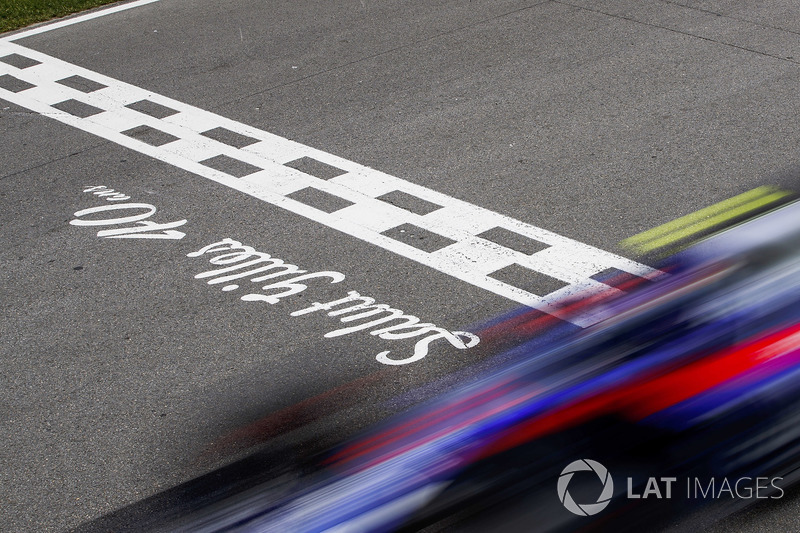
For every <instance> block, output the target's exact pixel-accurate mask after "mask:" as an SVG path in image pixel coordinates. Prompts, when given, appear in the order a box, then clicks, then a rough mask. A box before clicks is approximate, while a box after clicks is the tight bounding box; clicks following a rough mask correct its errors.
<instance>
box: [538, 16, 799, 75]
mask: <svg viewBox="0 0 800 533" xmlns="http://www.w3.org/2000/svg"><path fill="white" fill-rule="evenodd" d="M550 1H551V2H553V3H556V4H561V5H565V6H570V7H575V8H578V9H583V10H585V11H589V12H591V13H597V14H600V15H605V16H607V17H611V18H616V19H619V20H625V21H628V22H634V23H636V24H641V25H643V26H649V27H651V28H658V29H661V30H666V31H670V32H673V33H677V34H679V35H685V36H687V37H694V38H696V39H702V40H703V41H708V42H712V43H715V44H719V45H722V46H728V47H730V48H736V49H738V50H742V51H745V52H752V53H754V54H758V55H762V56H765V57H769V58H772V59H778V60H780V61H785V62H787V63H792V64H794V65H798V64H800V61H798V60H795V59H794V58H793V57H785V56H778V55H775V54H770V53H769V52H764V51H761V50H756V49H753V48H748V47H746V46H741V45H738V44H733V43H726V42H725V41H719V40H717V39H713V38H711V37H705V36H703V35H698V34H696V33H691V32H688V31H683V30H678V29H675V28H670V27H668V26H662V25H660V24H655V23H653V22H645V21H643V20H638V19H635V18H632V17H628V16H625V15H618V14H614V13H608V12H606V11H602V10H600V9H594V8H590V7H585V6H580V5H575V4H571V3H569V2H567V1H565V0H550ZM662 1H664V2H665V3H669V4H672V5H677V6H681V7H685V8H688V9H693V10H696V11H703V10H698V9H696V8H692V7H689V6H684V5H683V4H677V3H674V2H669V1H667V0H662ZM706 12H707V13H711V14H714V15H717V16H720V17H725V18H728V19H731V20H739V21H740V22H747V23H749V24H754V25H759V26H762V27H764V28H770V26H764V25H761V24H758V23H755V22H751V21H747V20H743V19H737V18H735V17H730V16H728V15H723V14H721V13H716V12H713V11H706ZM773 29H778V30H781V31H787V32H788V33H796V32H792V31H788V30H782V29H781V28H773Z"/></svg>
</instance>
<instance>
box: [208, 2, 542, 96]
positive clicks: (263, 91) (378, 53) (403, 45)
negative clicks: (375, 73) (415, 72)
mask: <svg viewBox="0 0 800 533" xmlns="http://www.w3.org/2000/svg"><path fill="white" fill-rule="evenodd" d="M551 2H552V0H544V1H541V2H536V3H535V4H531V5H528V6H525V7H521V8H519V9H514V10H511V11H508V12H506V13H501V14H499V15H495V16H493V17H488V18H485V19H481V20H478V21H475V22H473V23H471V24H467V25H465V26H460V27H458V28H453V29H452V30H448V31H445V32H441V33H437V34H436V35H431V36H430V37H425V38H424V39H419V40H417V41H412V42H410V43H406V44H401V45H400V46H395V47H394V48H389V49H387V50H382V51H380V52H376V53H374V54H370V55H368V56H364V57H360V58H358V59H354V60H353V61H348V62H347V63H342V64H341V65H336V66H333V67H330V68H327V69H323V70H320V71H318V72H314V73H313V74H309V75H307V76H303V77H302V78H297V79H294V80H291V81H287V82H284V83H279V84H277V85H273V86H272V87H268V88H266V89H261V90H260V91H256V92H254V93H250V94H246V95H244V96H240V97H237V98H233V99H231V100H228V101H225V102H220V103H219V104H217V105H218V106H226V105H230V104H234V103H237V102H241V101H242V100H246V99H247V98H251V97H253V96H257V95H259V94H264V93H267V92H269V91H274V90H276V89H280V88H283V87H287V86H289V85H294V84H296V83H299V82H301V81H305V80H308V79H310V78H314V77H316V76H320V75H323V74H327V73H329V72H333V71H336V70H339V69H342V68H346V67H349V66H351V65H356V64H358V63H361V62H363V61H368V60H370V59H374V58H376V57H380V56H382V55H386V54H391V53H392V52H396V51H398V50H403V49H405V48H411V47H414V46H417V45H419V44H422V43H426V42H429V41H433V40H435V39H439V38H440V37H445V36H447V35H452V34H454V33H458V32H460V31H463V30H466V29H469V28H474V27H476V26H479V25H481V24H485V23H487V22H491V21H493V20H498V19H501V18H504V17H508V16H510V15H514V14H516V13H520V12H522V11H527V10H528V9H533V8H535V7H538V6H541V5H544V4H548V3H551Z"/></svg>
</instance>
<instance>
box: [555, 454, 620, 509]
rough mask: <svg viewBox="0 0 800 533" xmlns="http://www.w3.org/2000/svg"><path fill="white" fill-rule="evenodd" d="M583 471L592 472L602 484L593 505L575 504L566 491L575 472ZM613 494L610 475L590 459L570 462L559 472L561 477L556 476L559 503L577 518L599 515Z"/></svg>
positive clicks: (612, 481)
mask: <svg viewBox="0 0 800 533" xmlns="http://www.w3.org/2000/svg"><path fill="white" fill-rule="evenodd" d="M583 471H591V472H594V473H595V474H597V477H598V478H600V482H601V483H602V484H603V490H602V492H601V493H600V496H598V498H597V501H596V502H595V503H584V504H579V503H576V502H575V500H573V499H572V495H571V494H570V493H569V490H567V489H568V488H569V482H570V481H572V476H573V475H575V472H583ZM613 494H614V480H613V479H611V474H609V473H608V469H607V468H606V467H604V466H603V465H601V464H600V463H598V462H597V461H592V460H591V459H578V460H577V461H573V462H571V463H570V464H568V465H567V466H566V468H564V470H562V471H561V475H560V476H558V499H559V500H561V503H562V504H563V505H564V507H566V508H567V510H568V511H569V512H571V513H575V514H576V515H579V516H591V515H595V514H597V513H599V512H600V511H602V510H603V509H605V508H606V506H607V505H608V504H609V502H610V501H611V496H612V495H613Z"/></svg>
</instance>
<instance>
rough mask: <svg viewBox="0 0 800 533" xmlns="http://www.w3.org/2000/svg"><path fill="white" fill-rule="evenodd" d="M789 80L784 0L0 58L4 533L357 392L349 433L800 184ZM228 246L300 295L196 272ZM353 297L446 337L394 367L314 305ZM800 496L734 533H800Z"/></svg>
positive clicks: (44, 45) (486, 7)
mask: <svg viewBox="0 0 800 533" xmlns="http://www.w3.org/2000/svg"><path fill="white" fill-rule="evenodd" d="M96 13H98V14H100V13H104V12H103V11H102V10H101V11H98V12H96ZM76 20H77V19H76ZM43 30H46V31H43ZM798 74H800V9H798V7H797V6H796V5H795V3H794V2H791V1H789V0H783V1H782V0H772V1H762V0H759V1H754V0H748V1H743V2H735V3H731V2H721V1H714V0H708V1H702V0H698V1H689V0H684V1H674V2H672V1H661V0H659V1H655V2H633V1H600V2H595V1H593V2H589V1H581V0H569V1H542V2H533V1H518V0H498V1H484V0H480V1H466V0H463V1H462V0H437V1H429V2H401V1H397V0H386V1H372V0H361V1H347V2H326V1H314V0H308V1H306V0H303V1H276V2H261V1H256V0H236V1H233V2H218V1H212V0H184V1H178V0H159V1H155V2H152V3H143V4H141V5H138V4H137V5H136V6H135V7H132V8H131V9H126V10H121V11H118V12H114V13H108V14H103V15H102V16H96V17H93V18H88V19H86V20H81V21H79V22H76V23H74V24H72V23H69V24H63V25H62V26H60V27H53V28H51V29H48V26H44V27H39V28H38V29H37V30H35V31H34V32H29V33H26V32H25V31H23V32H20V33H18V34H6V35H3V36H2V37H0V237H1V238H2V241H0V242H2V250H0V264H1V265H2V268H1V269H0V289H2V297H1V298H0V306H1V308H2V321H0V361H2V367H3V372H2V373H0V376H2V378H1V379H0V385H1V386H0V433H1V434H2V435H3V446H2V447H0V465H2V467H1V468H0V480H1V481H2V482H1V483H0V502H2V510H1V511H0V530H3V531H15V532H18V531H32V532H33V531H35V532H41V531H63V530H66V529H69V528H73V527H76V526H79V525H80V524H82V523H84V522H86V521H88V520H92V519H95V518H97V517H99V516H102V515H104V514H106V513H109V512H112V511H114V510H116V509H119V508H121V507H123V506H125V505H128V504H131V503H134V502H136V501H139V500H141V499H142V498H145V497H148V496H151V495H153V494H155V493H158V492H159V491H163V490H166V489H168V488H170V487H173V486H175V485H177V484H179V483H181V482H184V481H187V480H190V479H192V478H194V477H196V476H198V475H201V474H203V473H205V472H208V471H210V470H211V469H213V468H216V467H219V466H220V465H223V464H226V462H228V461H230V460H232V457H231V456H226V455H224V454H216V455H215V453H214V452H209V449H211V448H210V447H211V446H212V444H213V443H215V442H217V441H219V439H222V438H224V437H225V436H226V435H228V434H229V433H230V432H232V431H234V430H236V429H237V428H239V427H241V426H242V425H245V424H248V423H249V422H252V421H253V420H256V419H258V418H259V417H261V416H264V415H265V414H267V413H270V412H274V411H276V410H279V409H282V408H285V407H288V406H291V405H293V404H296V403H297V402H300V401H302V400H304V399H306V398H310V397H313V396H315V395H317V394H321V393H324V392H325V391H328V390H330V389H332V388H335V387H339V386H342V385H344V384H347V383H351V382H353V381H354V380H366V382H368V383H372V385H371V386H365V387H364V389H363V393H362V397H361V398H360V399H359V401H358V403H357V404H355V405H352V406H350V407H348V408H347V409H346V410H344V411H341V412H339V413H338V418H337V419H336V423H335V426H336V427H335V429H334V430H332V433H333V434H336V433H337V432H340V433H341V434H346V433H348V432H350V431H353V430H355V429H357V428H358V427H361V426H363V425H364V424H368V423H370V422H373V421H375V420H378V419H380V417H382V416H384V415H385V414H386V413H388V412H391V411H392V410H393V409H396V408H398V405H397V404H398V402H400V403H402V402H403V401H406V400H407V401H409V402H410V401H412V400H411V399H409V398H406V396H404V395H407V394H408V393H409V392H411V391H415V390H417V389H418V388H419V387H422V386H425V385H426V384H431V383H432V385H431V387H432V388H433V390H434V391H435V390H438V389H437V388H438V387H440V386H441V385H440V382H439V381H437V380H438V379H439V378H440V377H441V376H445V375H447V374H448V373H449V372H452V371H454V370H457V369H459V368H463V367H466V366H467V365H470V364H473V363H475V362H478V361H480V360H482V358H484V357H486V355H487V351H488V350H489V348H488V347H486V346H484V344H481V343H479V344H477V345H472V344H473V343H472V337H471V336H470V334H469V332H471V331H475V330H476V328H478V327H479V325H480V324H481V323H483V322H484V321H485V320H488V319H490V318H492V317H496V316H499V315H501V314H503V313H506V312H508V311H510V310H513V309H517V308H519V307H520V305H521V304H525V303H527V304H529V305H531V306H532V307H535V308H537V309H539V310H541V311H542V312H548V307H547V306H548V295H552V294H554V293H556V292H558V291H562V293H564V292H566V293H568V292H569V291H570V290H573V289H574V288H576V287H578V286H579V285H580V284H581V283H583V282H582V281H581V280H583V279H586V278H590V277H591V276H593V275H595V274H598V273H600V272H601V271H605V270H607V269H617V270H623V271H627V272H631V273H634V274H636V275H641V276H648V275H651V274H652V273H653V272H652V271H651V270H650V269H649V267H648V266H646V265H643V264H641V263H638V262H636V261H635V258H627V257H625V251H624V250H622V249H620V247H619V245H618V243H619V242H620V241H621V240H623V239H624V238H626V237H630V236H632V235H635V234H637V233H639V232H641V231H644V230H646V229H649V228H652V227H654V226H657V225H659V224H663V223H665V222H667V221H670V220H673V219H675V218H677V217H680V216H683V215H685V214H687V213H691V212H693V211H695V210H697V209H700V208H702V207H705V206H708V205H710V204H713V203H716V202H719V201H721V200H724V199H726V198H730V197H731V196H734V195H736V194H740V193H743V192H745V191H748V190H750V189H752V188H754V187H757V186H759V185H762V184H775V185H779V186H783V187H788V188H792V189H795V190H797V189H798V188H799V187H798V186H800V180H798V178H797V175H798V174H797V172H795V171H796V169H797V163H798V139H799V138H800V130H798V128H799V127H800V126H799V125H798V120H797V117H798V113H800V92H798V90H797V79H798ZM298 184H299V185H298ZM112 190H113V191H112ZM132 204H134V205H132ZM115 230H118V231H116V233H115ZM224 239H230V240H233V241H237V242H238V243H240V245H241V246H242V247H250V248H247V250H249V252H248V253H255V252H260V253H262V254H269V256H270V257H272V258H273V259H280V260H281V261H283V262H284V264H289V265H294V266H295V267H296V269H298V270H299V271H302V272H304V273H306V274H307V275H308V277H307V278H305V279H304V280H299V281H305V285H306V286H307V288H305V289H304V290H302V291H301V292H297V293H295V294H291V295H286V296H281V297H280V298H277V299H275V300H273V301H268V300H265V298H269V296H270V295H274V294H276V293H277V292H276V291H278V290H282V289H279V288H274V287H273V288H271V289H261V288H260V287H261V285H255V284H251V283H249V282H247V281H246V280H242V279H238V280H228V281H225V282H224V283H223V282H220V283H213V284H212V283H209V281H210V280H213V279H214V276H217V275H218V274H214V275H213V276H212V275H210V274H209V275H208V276H206V277H202V276H201V277H199V278H198V277H196V276H198V275H200V274H202V273H204V272H210V271H212V270H216V269H221V268H224V264H222V263H219V262H218V263H217V264H214V263H213V262H211V261H210V259H212V257H215V256H214V255H213V254H210V253H201V250H203V249H204V247H207V246H208V245H211V244H213V243H219V242H220V241H223V240H224ZM523 256H524V257H523ZM254 257H255V256H254ZM261 257H263V256H261ZM631 259H633V260H631ZM297 275H301V274H297ZM487 278H488V279H487ZM280 279H287V278H286V277H284V278H280ZM272 281H274V279H273V280H268V281H265V282H264V286H267V285H268V284H269V283H271V282H272ZM237 282H238V283H237ZM245 282H246V283H248V285H244V283H245ZM591 283H595V285H596V283H598V282H591ZM240 285H241V286H240ZM251 285H252V287H251ZM284 288H285V287H284ZM352 291H356V292H358V294H359V295H360V296H366V297H369V298H372V299H373V300H374V302H376V303H380V304H386V305H387V306H389V307H391V308H392V309H397V310H401V311H402V312H403V313H404V314H406V315H408V316H413V317H416V318H418V319H419V321H420V322H424V323H430V324H431V325H435V326H436V327H437V328H440V329H439V330H445V331H446V332H448V333H449V334H450V336H449V337H448V336H447V335H445V334H442V335H440V337H439V338H437V339H434V340H433V341H432V342H430V343H428V344H427V345H426V346H424V348H425V349H426V351H427V354H426V355H425V356H424V357H420V358H417V359H415V360H413V361H410V362H408V363H407V364H386V359H389V361H392V362H397V361H403V360H404V359H405V360H407V359H409V358H412V355H413V354H415V353H417V354H418V353H419V352H418V351H415V350H418V348H419V343H418V341H419V340H420V338H421V337H414V338H410V339H386V338H381V337H380V336H379V335H372V334H370V333H371V331H374V330H375V329H378V328H377V326H376V327H373V328H372V329H369V328H365V329H361V330H357V331H350V332H345V333H342V332H341V330H342V329H343V328H346V327H347V324H345V323H343V322H340V321H339V319H338V318H337V317H336V316H328V315H326V314H323V313H321V312H317V311H312V312H308V313H305V314H298V313H297V311H299V310H303V309H307V308H309V306H311V305H312V304H313V302H323V303H324V302H331V301H335V300H337V299H341V298H344V297H347V295H348V294H349V293H351V292H352ZM253 294H256V295H257V296H258V295H260V296H262V298H261V299H259V298H250V299H247V298H244V299H243V297H245V296H248V295H253ZM292 313H294V315H293V314H292ZM588 322H590V319H587V322H586V323H588ZM586 323H577V324H574V327H575V328H576V329H577V328H580V327H583V326H585V325H586ZM439 330H437V331H439ZM337 331H339V334H338V335H335V334H332V333H334V332H337ZM458 332H466V333H462V334H458ZM326 335H327V336H326ZM453 339H455V340H453ZM423 344H424V343H423ZM386 351H389V352H390V353H389V354H388V355H386V354H385V352H386ZM380 354H384V356H383V361H382V360H381V356H380ZM375 376H378V377H376V378H375ZM372 378H375V380H377V382H379V386H375V382H376V381H375V380H373V379H372ZM398 398H399V399H400V400H398ZM404 398H406V400H403V399H404ZM798 501H800V500H797V499H796V498H794V497H792V495H791V494H789V495H788V496H787V497H786V499H785V500H782V501H780V502H777V503H770V502H768V504H762V505H759V506H757V507H755V508H754V509H753V510H752V511H748V512H747V513H746V514H744V515H736V516H734V517H733V518H731V519H729V520H728V521H727V522H725V523H724V524H723V525H722V526H719V527H720V531H755V530H759V531H789V530H800V523H799V522H798V517H800V514H798V512H797V506H798V503H797V502H798ZM698 520H700V519H698ZM694 527H697V526H696V525H695V526H694Z"/></svg>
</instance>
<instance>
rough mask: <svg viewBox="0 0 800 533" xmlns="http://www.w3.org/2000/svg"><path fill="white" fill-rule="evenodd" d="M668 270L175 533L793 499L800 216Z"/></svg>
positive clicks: (531, 319) (541, 525)
mask: <svg viewBox="0 0 800 533" xmlns="http://www.w3.org/2000/svg"><path fill="white" fill-rule="evenodd" d="M660 268H661V270H663V271H664V272H665V274H664V275H663V276H661V277H660V278H659V280H658V281H655V282H652V281H648V280H633V281H631V280H630V279H629V280H626V283H627V286H626V287H625V288H626V292H627V294H626V295H625V296H622V297H618V298H609V299H607V300H602V301H600V302H596V301H593V303H591V304H587V305H592V306H593V307H594V309H593V312H594V313H599V314H600V316H601V318H602V320H600V321H599V322H598V323H597V324H596V325H594V326H592V327H590V328H587V329H586V330H583V331H580V332H577V333H573V332H570V333H569V334H568V335H566V336H565V337H564V338H563V340H561V341H560V342H558V343H557V345H551V344H549V343H545V342H542V338H543V335H542V327H540V326H541V324H540V322H541V321H542V320H545V321H546V322H547V324H548V326H547V327H548V328H549V329H552V328H557V327H558V324H553V323H552V322H554V321H553V319H552V318H550V317H544V318H543V317H542V315H541V313H533V312H532V313H530V315H529V316H528V315H527V314H526V312H517V313H514V314H512V315H509V316H507V317H501V319H499V320H495V321H493V322H492V323H491V324H489V325H487V326H486V328H485V329H484V330H483V331H482V332H479V333H480V334H481V336H482V338H490V337H492V336H494V337H502V336H503V334H504V332H506V333H507V332H509V331H510V330H511V329H513V330H514V331H515V332H516V334H517V336H519V332H520V331H525V332H528V333H526V334H525V335H522V336H521V339H520V340H519V341H518V342H517V345H515V346H513V347H512V348H510V349H507V350H504V351H503V352H502V353H499V354H497V355H498V357H497V358H495V359H494V361H497V362H498V363H497V366H496V367H494V368H492V369H491V370H488V371H484V372H483V373H482V375H480V376H478V377H474V378H472V379H471V380H469V382H467V383H465V384H462V385H460V386H459V387H457V388H455V390H453V391H452V392H449V393H447V394H445V395H443V396H442V397H438V398H435V399H434V400H432V401H429V402H426V403H425V404H423V405H422V406H420V407H417V408H414V409H412V410H410V411H409V412H407V413H404V414H402V415H399V416H396V417H393V418H391V419H390V420H388V421H386V422H384V423H383V424H381V425H380V426H378V427H376V428H374V429H372V430H371V431H369V432H367V433H366V434H363V435H361V436H360V437H358V438H356V439H354V440H351V441H349V442H347V443H345V444H342V445H340V446H338V447H336V448H335V449H334V450H332V451H330V452H328V453H326V454H324V455H323V456H322V457H321V458H319V459H318V460H316V459H315V461H314V462H313V464H312V466H311V467H310V468H307V469H306V470H305V471H304V472H303V473H302V475H300V474H297V475H289V476H283V477H281V478H280V479H271V480H268V481H264V482H263V483H259V484H255V485H252V486H249V487H248V489H247V490H246V491H242V492H234V493H231V492H230V491H227V492H225V493H224V494H225V496H224V497H219V498H205V499H204V500H203V502H202V505H187V506H186V507H185V508H184V511H185V512H183V513H181V514H180V516H172V517H171V518H170V520H167V521H165V522H162V523H161V524H160V525H159V528H162V527H163V529H169V530H185V531H220V530H224V531H281V532H283V531H303V532H305V531H394V530H412V531H414V530H421V529H425V530H426V531H429V530H430V531H436V530H441V529H446V530H457V531H461V530H475V531H486V530H491V531H546V530H557V531H570V530H606V529H608V530H613V531H625V530H636V531H639V530H642V529H643V527H645V526H649V527H653V526H654V525H656V524H665V523H667V521H669V520H674V519H675V518H676V517H680V516H682V514H684V513H685V512H686V511H687V510H692V509H695V510H696V509H699V508H702V507H704V506H707V505H709V504H712V503H719V504H724V505H727V506H728V508H732V507H731V506H732V505H733V506H739V505H745V504H747V503H751V502H754V501H757V500H759V499H770V498H779V497H782V496H783V494H784V489H785V488H786V487H788V486H789V485H790V484H791V483H792V482H793V481H794V480H795V479H796V473H795V471H796V469H797V468H798V466H800V409H798V407H800V203H792V204H788V205H786V206H784V207H782V208H780V209H777V210H774V211H772V212H770V213H768V214H766V215H763V216H760V217H758V218H755V219H753V220H750V221H747V222H746V223H743V224H740V225H738V226H737V227H734V228H731V229H729V230H727V231H724V232H722V233H720V234H718V235H715V236H713V237H711V238H708V239H706V240H704V241H702V242H700V243H699V244H696V245H694V246H692V247H690V248H688V249H686V250H684V251H682V252H680V253H678V254H676V255H673V256H671V257H670V258H668V259H667V260H666V261H665V262H664V263H663V264H662V265H660ZM618 292H619V291H617V293H618ZM570 305H573V306H574V307H576V308H577V307H581V304H580V301H575V302H572V303H571V304H570ZM584 311H585V309H581V312H584ZM555 322H558V321H555ZM504 328H505V329H504ZM534 331H535V332H536V333H535V334H534V333H532V332H534ZM526 335H527V336H526ZM499 361H502V364H501V363H499Z"/></svg>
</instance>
